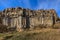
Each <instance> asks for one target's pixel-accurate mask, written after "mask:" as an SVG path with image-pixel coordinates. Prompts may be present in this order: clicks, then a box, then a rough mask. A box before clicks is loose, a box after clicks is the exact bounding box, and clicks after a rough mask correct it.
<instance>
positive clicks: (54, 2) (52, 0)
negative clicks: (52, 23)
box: [0, 0, 60, 17]
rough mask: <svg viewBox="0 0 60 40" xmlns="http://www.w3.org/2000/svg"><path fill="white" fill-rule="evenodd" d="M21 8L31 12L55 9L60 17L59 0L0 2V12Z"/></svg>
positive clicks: (9, 0) (4, 0)
mask: <svg viewBox="0 0 60 40" xmlns="http://www.w3.org/2000/svg"><path fill="white" fill-rule="evenodd" d="M11 7H22V8H29V9H32V10H38V9H55V10H56V12H57V14H58V16H59V17H60V0H0V10H3V9H6V8H11Z"/></svg>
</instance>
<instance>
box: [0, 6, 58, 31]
mask: <svg viewBox="0 0 60 40" xmlns="http://www.w3.org/2000/svg"><path fill="white" fill-rule="evenodd" d="M0 18H1V21H2V22H1V23H2V24H3V25H6V26H8V27H16V29H17V31H21V29H26V28H28V29H30V28H34V27H38V26H40V25H44V26H48V27H49V26H52V25H54V24H55V23H56V20H57V18H58V17H57V14H56V11H55V10H54V9H50V10H43V9H41V10H29V9H23V8H20V7H17V8H7V9H5V10H3V11H1V12H0Z"/></svg>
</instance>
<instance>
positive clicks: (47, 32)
mask: <svg viewBox="0 0 60 40" xmlns="http://www.w3.org/2000/svg"><path fill="white" fill-rule="evenodd" d="M0 40H60V29H49V28H47V29H41V30H33V31H24V32H11V33H3V34H2V33H0Z"/></svg>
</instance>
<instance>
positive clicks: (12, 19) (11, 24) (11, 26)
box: [11, 18, 14, 27]
mask: <svg viewBox="0 0 60 40" xmlns="http://www.w3.org/2000/svg"><path fill="white" fill-rule="evenodd" d="M13 25H14V24H13V18H11V27H13Z"/></svg>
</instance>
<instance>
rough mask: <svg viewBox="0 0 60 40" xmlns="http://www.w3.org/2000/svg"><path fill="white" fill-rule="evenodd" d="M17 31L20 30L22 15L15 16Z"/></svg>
mask: <svg viewBox="0 0 60 40" xmlns="http://www.w3.org/2000/svg"><path fill="white" fill-rule="evenodd" d="M17 31H19V32H20V31H22V16H19V17H17Z"/></svg>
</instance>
